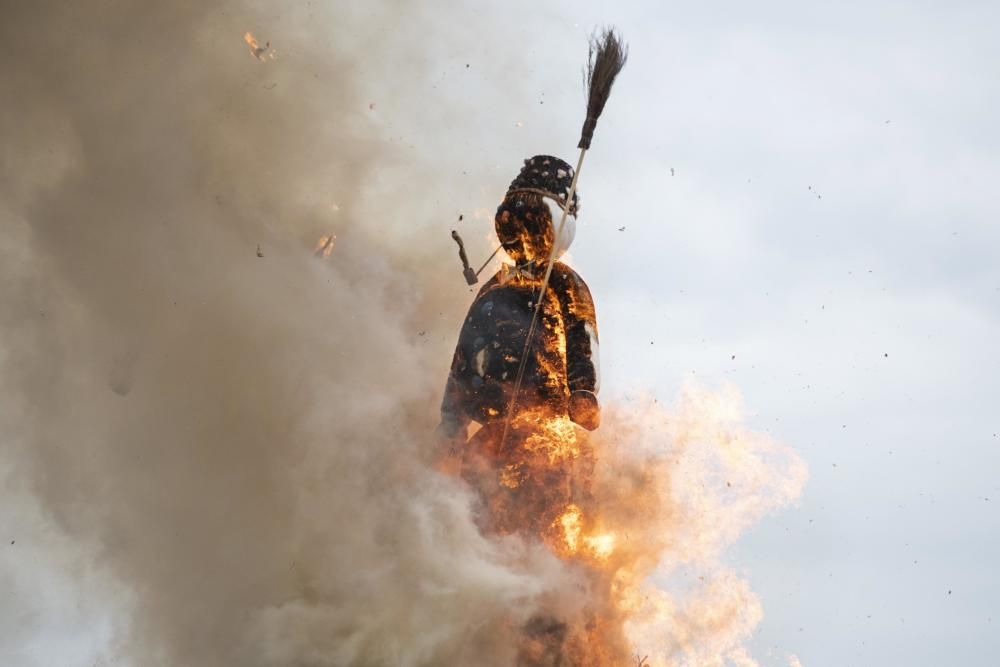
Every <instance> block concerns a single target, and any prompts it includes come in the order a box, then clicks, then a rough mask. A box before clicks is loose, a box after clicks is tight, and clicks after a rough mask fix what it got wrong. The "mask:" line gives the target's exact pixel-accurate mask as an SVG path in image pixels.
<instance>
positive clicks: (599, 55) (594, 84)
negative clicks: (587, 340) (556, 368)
mask: <svg viewBox="0 0 1000 667" xmlns="http://www.w3.org/2000/svg"><path fill="white" fill-rule="evenodd" d="M627 60H628V45H626V44H625V42H623V41H622V39H621V36H619V35H617V34H616V33H615V31H614V29H613V28H605V29H604V30H603V31H601V34H599V35H598V34H596V33H595V34H594V35H593V36H592V37H591V38H590V51H589V53H588V54H587V69H586V72H585V75H584V76H585V78H584V82H585V84H586V88H587V118H586V120H584V121H583V129H582V130H581V131H580V143H578V144H577V146H576V147H577V148H579V149H580V157H579V158H577V161H576V171H575V172H573V181H572V182H571V183H570V186H569V193H568V194H567V196H566V207H565V208H563V212H562V217H561V219H560V220H559V228H558V230H556V235H555V238H556V239H558V238H560V237H561V235H562V231H563V227H564V226H565V224H566V217H567V216H568V214H569V209H570V206H571V205H572V202H573V196H574V195H575V194H576V182H577V179H579V178H580V169H581V168H582V167H583V156H584V155H586V154H587V151H588V150H589V149H590V142H591V141H592V140H593V138H594V130H595V129H596V128H597V119H598V118H600V117H601V113H602V112H603V111H604V105H605V104H607V102H608V97H610V96H611V87H612V86H613V85H614V83H615V78H617V77H618V74H619V73H620V72H621V71H622V68H623V67H625V62H626V61H627ZM555 254H556V244H555V243H553V244H552V250H551V251H549V258H548V260H547V262H546V264H545V277H544V278H543V279H542V288H541V290H539V292H538V298H536V299H535V313H534V315H533V316H532V318H531V325H530V326H529V327H528V337H527V338H526V339H525V341H524V350H523V351H522V353H521V363H520V364H519V365H518V369H517V380H516V381H515V382H514V394H513V396H512V397H511V400H510V405H509V406H508V408H507V415H506V417H505V419H504V424H503V434H502V435H501V436H500V446H499V447H498V448H497V453H498V454H500V453H503V451H504V445H505V443H506V441H507V432H508V431H509V430H510V422H511V419H512V417H513V415H514V411H515V410H516V408H517V399H518V394H519V393H520V391H521V382H522V380H523V379H524V369H525V365H526V363H527V359H528V350H529V348H530V346H531V338H532V336H533V335H534V333H535V329H536V327H537V325H538V313H539V311H540V310H541V305H542V297H543V296H544V295H545V291H546V290H547V289H548V288H549V278H551V277H552V267H553V265H554V264H555Z"/></svg>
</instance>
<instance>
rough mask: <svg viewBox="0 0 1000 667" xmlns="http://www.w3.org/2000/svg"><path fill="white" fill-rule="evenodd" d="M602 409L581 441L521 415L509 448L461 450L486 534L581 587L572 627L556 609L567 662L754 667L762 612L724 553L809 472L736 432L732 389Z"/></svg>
mask: <svg viewBox="0 0 1000 667" xmlns="http://www.w3.org/2000/svg"><path fill="white" fill-rule="evenodd" d="M548 340H552V339H551V338H549V339H548ZM604 412H605V418H604V424H603V425H602V427H601V429H600V430H598V431H596V432H594V433H587V432H585V431H583V430H582V429H580V428H579V427H578V426H576V425H575V424H573V423H572V422H571V421H570V420H569V419H568V418H566V417H565V416H563V415H551V414H550V413H549V412H548V411H547V409H546V408H545V407H544V406H540V405H527V406H524V408H523V410H519V414H518V415H517V416H516V417H515V418H514V419H513V420H512V422H511V425H510V431H511V433H512V436H511V438H510V441H509V443H508V445H507V446H506V447H505V448H503V449H501V448H499V447H498V446H497V443H496V440H497V438H496V434H495V433H494V434H493V435H492V436H491V435H490V431H491V429H493V428H494V427H491V426H489V425H487V426H484V427H483V428H482V429H481V430H480V431H479V433H477V434H476V436H474V437H473V438H472V440H470V442H469V445H468V447H467V450H466V452H465V462H464V463H463V471H462V473H461V474H462V476H463V477H465V478H466V480H467V481H469V482H470V483H472V485H473V487H474V488H476V489H477V490H478V491H479V492H480V494H481V498H482V500H483V503H484V513H483V517H482V525H483V527H484V529H485V530H487V532H491V533H494V534H497V535H504V534H516V535H520V536H521V537H523V538H525V539H534V540H538V541H540V542H542V543H543V544H545V545H546V546H547V547H548V548H549V549H550V550H551V552H552V553H553V554H554V555H555V556H556V557H558V558H559V559H561V560H563V561H564V562H565V563H566V565H567V567H570V568H571V569H573V570H574V571H576V572H577V573H578V574H579V576H580V577H581V581H583V582H586V584H585V588H586V590H587V591H588V595H587V598H586V602H585V604H583V606H582V607H581V608H580V609H578V610H577V612H576V614H575V616H574V615H573V614H567V613H566V612H565V610H563V611H562V612H559V613H562V614H564V616H563V617H560V618H563V619H564V620H565V623H566V624H567V626H568V627H567V632H566V636H565V638H564V639H562V640H561V641H562V643H561V644H560V647H559V651H561V653H560V655H561V656H562V658H563V660H564V663H563V664H572V665H575V666H578V667H608V666H609V665H610V666H614V665H636V664H642V665H645V666H646V667H696V666H700V665H706V664H719V665H721V664H738V665H745V666H747V667H753V666H755V665H757V663H756V662H755V661H754V660H753V658H752V657H751V656H750V655H749V653H748V651H747V649H746V647H745V645H744V644H745V642H746V640H747V639H748V638H749V637H750V636H751V634H752V632H753V630H754V628H755V627H756V625H757V624H758V623H759V622H760V619H761V618H762V615H763V612H762V609H761V605H760V602H759V600H758V599H757V597H756V596H755V595H754V593H753V591H751V590H750V587H749V585H748V583H747V582H746V581H745V580H744V579H743V578H741V577H740V576H739V575H738V574H737V573H736V572H734V571H732V570H731V569H729V568H727V567H726V566H725V565H724V559H723V558H722V554H723V552H724V550H725V549H726V547H727V546H728V545H730V544H732V543H733V542H734V541H735V540H736V539H737V538H738V537H739V535H740V534H741V533H742V532H743V531H744V530H746V529H747V528H748V527H749V526H751V525H753V523H755V522H756V521H757V520H759V519H760V518H761V517H762V516H763V515H764V514H766V513H768V512H771V511H773V510H775V509H777V508H779V507H782V506H784V505H787V504H789V503H791V502H793V501H794V500H795V498H796V497H797V496H798V495H799V493H800V492H801V489H802V487H803V485H804V483H805V479H806V477H807V472H806V468H805V465H804V464H803V463H802V462H801V460H799V458H798V457H797V456H796V455H795V453H794V452H793V451H792V450H790V449H789V448H787V447H785V446H783V445H781V444H779V443H776V442H774V441H773V440H771V439H770V438H769V437H767V436H765V435H762V434H758V433H753V432H750V431H748V430H746V429H744V428H743V427H742V426H741V425H740V423H741V420H742V419H743V411H742V402H741V399H740V396H739V393H738V392H737V391H736V390H735V388H732V387H726V388H724V389H723V390H721V391H717V392H711V391H707V390H703V389H698V388H688V389H686V390H685V392H684V394H683V395H682V397H681V401H680V404H679V405H678V406H677V408H675V409H674V410H671V411H668V410H667V409H666V408H664V407H663V406H662V405H660V404H659V403H658V402H657V401H656V400H655V399H653V398H642V399H638V400H635V399H634V400H633V401H632V402H630V403H627V404H624V405H611V406H608V407H605V410H604ZM494 430H495V429H494ZM491 438H492V439H491ZM491 480H492V481H491ZM685 569H687V570H694V571H696V572H697V576H696V577H690V576H688V577H687V578H685V576H684V570H685ZM653 575H656V577H655V579H656V581H660V582H664V581H671V582H673V584H672V585H671V587H670V590H669V591H668V590H666V589H664V588H662V587H660V586H657V585H655V584H654V583H653V579H654V577H653ZM675 589H676V590H675ZM552 613H553V615H555V614H557V612H555V611H553V612H552ZM526 627H527V626H526ZM525 632H526V633H527V630H525ZM529 639H530V641H529ZM538 641H539V640H538V639H537V637H529V638H526V639H525V642H526V643H532V642H533V644H532V645H537V643H538ZM525 650H527V649H525ZM525 655H527V653H525ZM640 656H642V657H640ZM519 664H525V665H532V664H548V663H535V662H532V661H531V660H530V659H525V660H524V661H523V662H521V663H519Z"/></svg>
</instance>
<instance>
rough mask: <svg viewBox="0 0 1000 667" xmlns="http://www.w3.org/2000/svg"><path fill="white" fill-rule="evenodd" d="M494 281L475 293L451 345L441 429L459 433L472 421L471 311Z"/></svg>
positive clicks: (475, 328)
mask: <svg viewBox="0 0 1000 667" xmlns="http://www.w3.org/2000/svg"><path fill="white" fill-rule="evenodd" d="M496 282H497V279H496V277H494V278H493V279H491V280H489V281H488V282H487V283H486V284H485V285H483V287H482V289H481V290H479V294H477V295H476V298H475V300H474V301H473V302H472V305H470V306H469V312H468V313H467V314H466V316H465V320H464V321H463V322H462V329H461V332H460V333H459V335H458V343H456V345H455V354H454V356H453V357H452V360H451V370H450V371H449V373H448V380H447V382H446V383H445V387H444V397H443V398H442V400H441V426H442V428H443V429H445V430H446V431H449V430H450V431H455V432H458V431H460V430H461V431H463V432H464V429H465V427H466V426H468V425H469V422H470V421H472V416H471V415H470V412H471V411H472V398H471V397H470V395H469V392H470V386H469V385H470V381H471V379H472V378H471V374H472V372H473V371H472V360H471V359H470V358H468V350H469V343H470V342H471V341H473V340H474V339H475V338H476V336H478V335H479V332H478V324H477V321H476V318H474V317H473V310H474V309H475V307H476V304H477V303H478V302H479V300H480V299H481V298H482V296H483V295H484V294H485V293H486V292H488V291H490V290H491V289H493V287H494V286H495V285H496Z"/></svg>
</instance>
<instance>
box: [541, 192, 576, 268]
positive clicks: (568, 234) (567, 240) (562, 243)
mask: <svg viewBox="0 0 1000 667" xmlns="http://www.w3.org/2000/svg"><path fill="white" fill-rule="evenodd" d="M544 200H545V204H546V205H547V206H548V207H549V212H550V213H551V214H552V231H553V232H554V236H555V237H556V239H555V252H554V253H553V257H554V258H555V259H559V258H560V257H562V256H563V255H564V254H566V251H567V250H569V247H570V246H571V245H572V244H573V239H574V238H575V237H576V217H574V216H572V215H567V216H566V223H565V224H564V225H563V228H562V233H561V234H560V233H559V222H560V221H561V220H562V217H563V209H562V207H561V206H560V205H559V203H558V202H557V201H556V200H554V199H552V198H551V197H545V198H544Z"/></svg>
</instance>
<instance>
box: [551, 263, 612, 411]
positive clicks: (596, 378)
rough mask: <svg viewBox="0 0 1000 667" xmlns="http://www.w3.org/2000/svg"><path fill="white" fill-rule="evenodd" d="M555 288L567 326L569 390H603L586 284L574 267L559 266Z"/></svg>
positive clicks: (591, 299) (595, 391)
mask: <svg viewBox="0 0 1000 667" xmlns="http://www.w3.org/2000/svg"><path fill="white" fill-rule="evenodd" d="M558 269H559V272H558V279H557V280H556V283H555V285H554V287H555V288H556V289H557V290H558V291H559V301H560V304H561V305H562V311H563V312H562V314H563V322H564V323H565V327H566V380H567V384H568V385H569V390H570V392H574V391H581V390H583V391H589V392H592V393H594V394H596V393H597V391H598V390H599V389H600V386H601V378H600V361H599V356H598V338H597V315H596V312H595V310H594V299H593V298H592V297H591V296H590V289H588V288H587V283H585V282H583V278H581V277H580V276H579V275H578V274H577V273H576V272H575V271H574V270H573V269H571V268H569V267H568V266H566V265H564V264H559V265H558Z"/></svg>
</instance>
